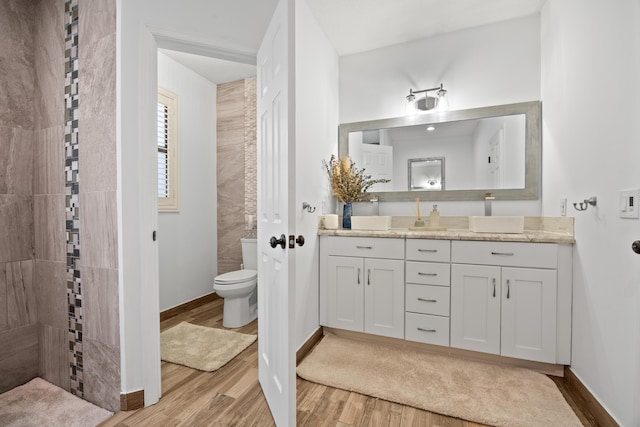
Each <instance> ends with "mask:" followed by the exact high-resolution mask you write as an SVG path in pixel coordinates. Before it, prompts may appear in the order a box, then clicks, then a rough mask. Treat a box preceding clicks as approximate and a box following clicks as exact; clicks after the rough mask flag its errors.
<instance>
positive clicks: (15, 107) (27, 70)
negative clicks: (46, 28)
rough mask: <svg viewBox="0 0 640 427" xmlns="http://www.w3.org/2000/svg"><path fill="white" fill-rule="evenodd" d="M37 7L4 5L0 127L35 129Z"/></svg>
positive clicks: (10, 0) (13, 1) (16, 2)
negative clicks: (35, 24)
mask: <svg viewBox="0 0 640 427" xmlns="http://www.w3.org/2000/svg"><path fill="white" fill-rule="evenodd" d="M34 3H35V2H31V1H22V0H4V1H1V2H0V40H2V43H0V76H2V77H1V78H2V84H0V126H6V127H11V128H22V129H33V95H34V94H33V88H34V75H35V68H34V53H33V52H34V40H33V29H34V19H33V16H34V11H35V9H34Z"/></svg>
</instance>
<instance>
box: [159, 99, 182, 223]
mask: <svg viewBox="0 0 640 427" xmlns="http://www.w3.org/2000/svg"><path fill="white" fill-rule="evenodd" d="M156 113H157V114H156V123H157V134H158V138H157V155H158V210H160V211H168V212H175V211H178V210H179V190H180V177H179V173H180V172H179V171H180V169H179V161H180V160H179V138H178V135H179V133H178V96H177V95H176V94H174V93H172V92H169V91H168V90H166V89H162V88H159V89H158V108H157V112H156Z"/></svg>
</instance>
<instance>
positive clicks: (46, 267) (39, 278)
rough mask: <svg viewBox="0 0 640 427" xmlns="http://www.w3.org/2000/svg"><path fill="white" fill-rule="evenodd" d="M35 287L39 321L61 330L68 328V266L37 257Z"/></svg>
mask: <svg viewBox="0 0 640 427" xmlns="http://www.w3.org/2000/svg"><path fill="white" fill-rule="evenodd" d="M35 264H36V273H35V278H34V283H33V288H34V290H35V294H36V305H37V308H38V322H40V323H41V324H44V325H48V326H52V327H55V328H57V329H60V330H67V329H68V327H69V326H68V323H69V304H68V302H67V266H66V263H64V262H60V261H55V262H54V261H46V260H41V259H37V260H36V261H35Z"/></svg>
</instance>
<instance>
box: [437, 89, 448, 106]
mask: <svg viewBox="0 0 640 427" xmlns="http://www.w3.org/2000/svg"><path fill="white" fill-rule="evenodd" d="M436 110H437V111H449V97H448V96H447V91H446V90H444V89H440V90H439V91H438V102H437V104H436Z"/></svg>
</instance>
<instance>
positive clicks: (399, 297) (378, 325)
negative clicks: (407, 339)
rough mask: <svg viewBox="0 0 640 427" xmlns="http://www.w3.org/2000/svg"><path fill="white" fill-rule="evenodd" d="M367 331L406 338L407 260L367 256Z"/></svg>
mask: <svg viewBox="0 0 640 427" xmlns="http://www.w3.org/2000/svg"><path fill="white" fill-rule="evenodd" d="M364 268H365V286H364V287H365V290H364V310H365V311H364V331H365V332H367V333H369V334H376V335H384V336H387V337H394V338H404V262H403V261H401V260H389V259H370V258H365V260H364Z"/></svg>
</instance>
